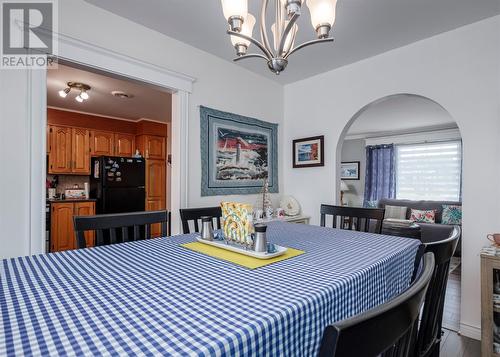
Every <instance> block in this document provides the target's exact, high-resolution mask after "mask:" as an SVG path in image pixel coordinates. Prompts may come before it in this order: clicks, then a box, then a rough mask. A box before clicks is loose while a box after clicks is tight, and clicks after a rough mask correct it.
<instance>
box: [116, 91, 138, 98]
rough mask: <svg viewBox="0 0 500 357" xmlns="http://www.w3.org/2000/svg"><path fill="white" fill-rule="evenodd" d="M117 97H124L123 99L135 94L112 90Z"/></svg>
mask: <svg viewBox="0 0 500 357" xmlns="http://www.w3.org/2000/svg"><path fill="white" fill-rule="evenodd" d="M111 94H113V95H114V96H115V97H118V98H122V99H130V98H133V97H134V95H133V94H127V93H125V92H122V91H119V90H114V91H112V92H111Z"/></svg>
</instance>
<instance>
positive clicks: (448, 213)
mask: <svg viewBox="0 0 500 357" xmlns="http://www.w3.org/2000/svg"><path fill="white" fill-rule="evenodd" d="M441 223H442V224H462V206H455V205H443V217H442V218H441Z"/></svg>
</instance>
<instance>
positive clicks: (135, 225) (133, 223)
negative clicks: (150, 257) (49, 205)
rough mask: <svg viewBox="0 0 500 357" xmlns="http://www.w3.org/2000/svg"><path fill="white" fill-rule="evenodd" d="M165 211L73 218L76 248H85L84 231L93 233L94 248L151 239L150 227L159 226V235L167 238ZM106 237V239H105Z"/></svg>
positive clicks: (166, 216) (166, 215)
mask: <svg viewBox="0 0 500 357" xmlns="http://www.w3.org/2000/svg"><path fill="white" fill-rule="evenodd" d="M168 218H169V215H168V212H167V211H149V212H130V213H113V214H100V215H97V216H75V217H73V224H74V228H75V233H76V245H77V247H78V248H86V247H87V243H86V240H85V232H86V231H94V232H95V234H96V236H95V246H101V245H106V244H115V243H123V242H130V241H136V240H142V239H149V238H151V225H152V224H156V223H160V224H161V235H162V236H163V237H164V236H167V235H168V234H169V232H170V229H167V225H168V226H170V224H169V221H168ZM105 237H106V239H105Z"/></svg>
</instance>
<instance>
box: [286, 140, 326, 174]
mask: <svg viewBox="0 0 500 357" xmlns="http://www.w3.org/2000/svg"><path fill="white" fill-rule="evenodd" d="M324 138H325V137H324V136H323V135H321V136H313V137H310V138H303V139H296V140H294V141H293V147H292V150H293V167H294V168H301V167H317V166H325V148H324V141H325V139H324Z"/></svg>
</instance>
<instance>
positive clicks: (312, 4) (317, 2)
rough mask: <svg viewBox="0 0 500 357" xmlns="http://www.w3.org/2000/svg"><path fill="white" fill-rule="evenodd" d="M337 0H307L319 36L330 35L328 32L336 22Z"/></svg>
mask: <svg viewBox="0 0 500 357" xmlns="http://www.w3.org/2000/svg"><path fill="white" fill-rule="evenodd" d="M336 5H337V0H307V7H308V8H309V11H310V12H311V23H312V25H313V27H314V29H315V30H316V32H317V34H318V37H320V38H324V37H327V36H328V32H329V31H330V29H331V28H332V26H333V24H334V23H335V7H336Z"/></svg>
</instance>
